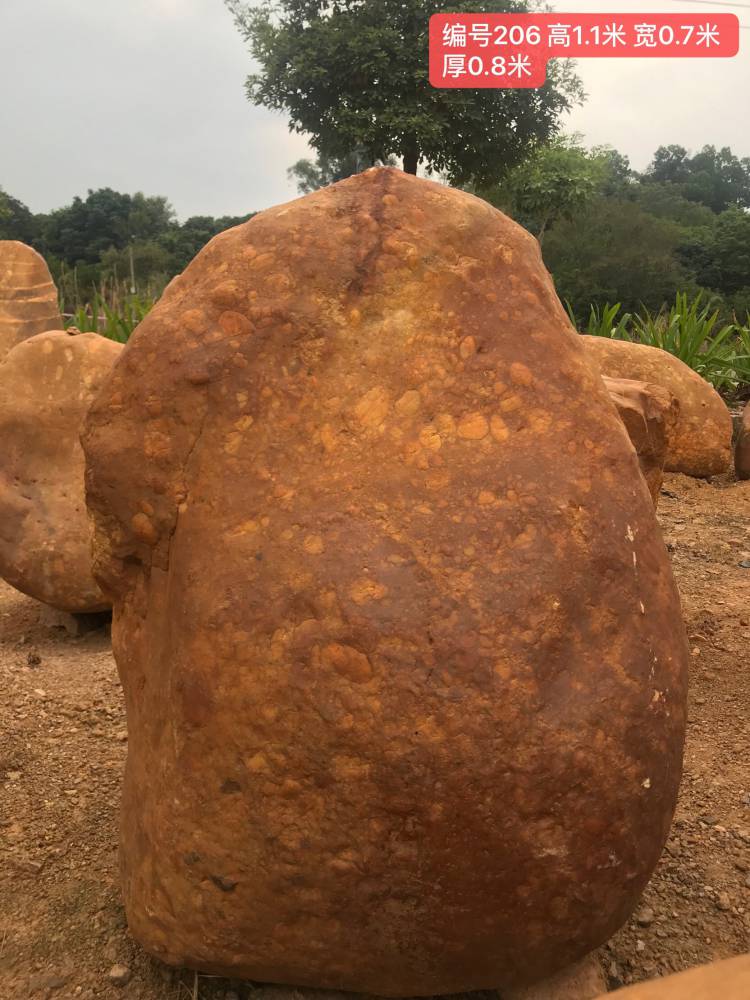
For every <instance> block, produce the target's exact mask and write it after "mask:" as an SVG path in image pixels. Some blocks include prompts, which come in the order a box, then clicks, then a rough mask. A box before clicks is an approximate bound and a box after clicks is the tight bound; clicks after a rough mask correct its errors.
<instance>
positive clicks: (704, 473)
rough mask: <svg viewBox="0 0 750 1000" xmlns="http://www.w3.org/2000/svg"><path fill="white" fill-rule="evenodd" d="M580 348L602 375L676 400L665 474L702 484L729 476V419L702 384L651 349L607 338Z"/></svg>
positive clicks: (587, 340)
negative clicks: (644, 386) (657, 387)
mask: <svg viewBox="0 0 750 1000" xmlns="http://www.w3.org/2000/svg"><path fill="white" fill-rule="evenodd" d="M583 344H584V347H585V348H586V350H587V351H588V352H589V355H590V356H591V357H592V359H593V360H594V361H595V362H596V364H597V365H598V366H599V369H600V370H601V373H602V375H608V376H610V377H612V378H626V379H635V380H638V381H642V382H651V383H654V384H655V385H660V386H663V387H664V388H665V389H668V390H669V392H671V394H672V395H673V396H674V397H675V398H676V399H677V402H678V403H679V407H680V409H679V417H678V420H677V425H676V427H675V431H674V434H673V435H672V439H671V441H670V446H669V449H668V452H667V462H666V466H665V469H666V471H667V472H682V473H684V474H685V475H686V476H695V477H697V478H699V479H702V478H706V477H708V476H718V475H721V473H724V472H728V471H729V469H730V467H731V464H732V417H731V414H730V413H729V410H728V409H727V407H726V405H725V403H724V400H723V399H722V398H721V396H720V395H719V394H718V392H716V391H715V390H714V389H713V388H712V386H710V385H709V384H708V382H706V380H705V379H702V378H701V377H700V375H698V374H696V373H695V372H694V371H693V370H692V369H691V368H688V366H687V365H686V364H684V362H682V361H680V360H679V358H675V357H673V356H672V355H671V354H668V353H667V352H666V351H661V350H659V348H657V347H648V346H647V345H646V344H631V343H629V342H628V341H625V340H610V339H608V338H607V337H584V338H583Z"/></svg>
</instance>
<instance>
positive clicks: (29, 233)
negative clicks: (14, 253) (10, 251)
mask: <svg viewBox="0 0 750 1000" xmlns="http://www.w3.org/2000/svg"><path fill="white" fill-rule="evenodd" d="M38 229H39V226H38V223H37V221H36V219H35V217H34V216H33V215H32V213H31V212H30V211H29V209H28V208H27V207H26V205H24V204H23V202H22V201H19V200H18V198H13V197H12V196H11V195H9V194H6V193H5V191H3V189H2V188H0V240H20V241H21V242H22V243H32V242H33V241H34V239H35V238H36V235H37V233H38Z"/></svg>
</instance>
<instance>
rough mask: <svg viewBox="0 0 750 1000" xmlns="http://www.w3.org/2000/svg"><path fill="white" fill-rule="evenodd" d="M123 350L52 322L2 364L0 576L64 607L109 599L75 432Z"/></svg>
mask: <svg viewBox="0 0 750 1000" xmlns="http://www.w3.org/2000/svg"><path fill="white" fill-rule="evenodd" d="M121 350H122V345H121V344H115V343H113V342H112V341H111V340H106V339H105V338H104V337H100V336H99V335H98V334H96V333H83V334H76V335H73V334H72V333H66V332H63V331H62V330H51V331H49V332H47V333H40V334H37V336H36V337H31V338H29V339H28V340H24V341H22V342H21V343H20V344H18V345H17V346H16V347H14V348H13V350H12V351H10V352H9V353H8V354H7V355H6V357H5V360H4V361H3V362H2V363H0V442H2V446H1V447H0V576H1V577H2V578H3V579H4V580H7V582H8V583H10V584H11V585H12V586H14V587H16V589H18V590H21V591H23V593H25V594H29V595H30V596H31V597H35V598H36V599H37V600H39V601H43V602H44V603H45V604H49V605H52V607H55V608H59V609H60V610H62V611H69V612H74V613H75V612H89V611H101V610H104V609H105V608H107V607H109V602H108V601H107V599H106V598H105V597H104V595H103V594H102V593H101V591H100V590H99V587H98V586H97V584H96V582H95V580H94V578H93V576H92V573H91V532H90V527H89V520H88V516H87V513H86V504H85V499H84V482H83V480H84V462H83V452H82V450H81V445H80V441H79V433H80V428H81V422H82V420H83V417H84V415H85V413H86V410H87V409H88V407H89V404H90V403H91V400H92V398H93V396H94V395H95V394H96V393H97V392H98V390H99V388H100V386H101V384H102V382H103V381H104V377H105V376H106V375H107V374H108V372H109V370H110V368H111V367H112V365H113V364H114V362H115V359H116V358H117V356H118V354H119V353H120V351H121Z"/></svg>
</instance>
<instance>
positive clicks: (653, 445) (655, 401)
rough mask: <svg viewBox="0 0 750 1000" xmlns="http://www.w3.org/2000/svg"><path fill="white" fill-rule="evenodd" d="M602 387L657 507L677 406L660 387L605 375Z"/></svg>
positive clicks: (674, 399)
mask: <svg viewBox="0 0 750 1000" xmlns="http://www.w3.org/2000/svg"><path fill="white" fill-rule="evenodd" d="M604 384H605V386H606V387H607V391H608V392H609V394H610V396H611V398H612V402H613V403H614V404H615V407H616V408H617V412H618V414H619V416H620V420H622V422H623V424H624V425H625V430H626V431H627V432H628V436H629V438H630V441H631V443H632V445H633V447H634V448H635V450H636V454H637V455H638V462H639V464H640V466H641V472H642V473H643V478H644V479H645V480H646V485H647V486H648V490H649V493H650V494H651V499H652V500H653V501H654V507H656V505H657V504H658V502H659V493H660V492H661V484H662V480H663V478H664V465H665V463H666V459H667V452H668V449H669V443H670V441H671V439H672V436H673V435H674V432H675V428H676V426H677V421H678V419H679V411H680V404H679V403H678V402H677V399H676V398H675V397H674V396H673V395H672V393H671V392H670V391H669V390H668V389H665V388H664V387H663V386H660V385H652V384H650V383H648V382H636V381H635V380H633V379H624V378H609V377H607V376H606V375H605V376H604Z"/></svg>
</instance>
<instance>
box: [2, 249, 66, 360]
mask: <svg viewBox="0 0 750 1000" xmlns="http://www.w3.org/2000/svg"><path fill="white" fill-rule="evenodd" d="M62 325H63V322H62V318H61V317H60V312H59V309H58V305H57V289H56V288H55V285H54V283H53V281H52V277H51V275H50V273H49V268H48V267H47V265H46V263H45V261H44V258H43V257H42V256H41V255H40V254H38V253H37V252H36V250H32V249H31V247H27V246H26V244H25V243H18V242H17V241H16V240H0V361H2V359H3V358H4V357H5V355H6V354H7V353H8V351H10V350H11V349H12V348H13V347H15V346H16V344H19V343H20V342H21V341H22V340H26V339H27V338H28V337H33V336H34V335H35V334H37V333H44V331H45V330H61V329H62Z"/></svg>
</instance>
